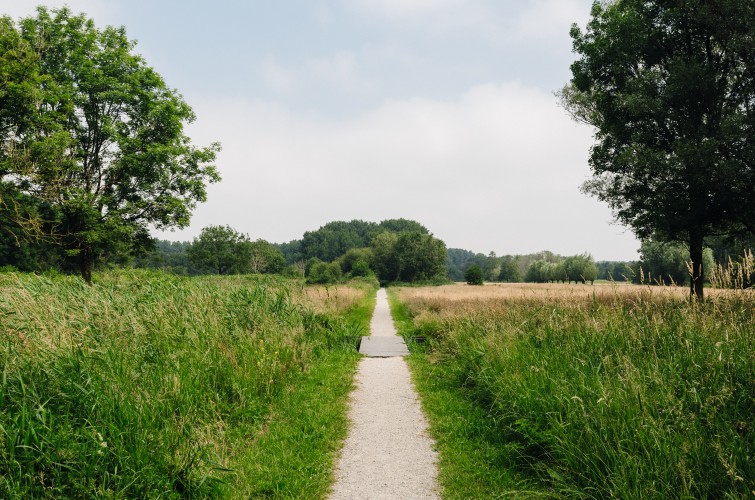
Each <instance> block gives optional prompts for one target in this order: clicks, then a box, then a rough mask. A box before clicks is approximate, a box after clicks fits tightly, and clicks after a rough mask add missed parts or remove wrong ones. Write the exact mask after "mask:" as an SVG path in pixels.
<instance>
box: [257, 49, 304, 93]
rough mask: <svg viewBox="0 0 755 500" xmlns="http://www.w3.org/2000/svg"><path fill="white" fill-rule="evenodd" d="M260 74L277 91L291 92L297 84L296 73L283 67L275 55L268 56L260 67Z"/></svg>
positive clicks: (269, 86) (266, 83)
mask: <svg viewBox="0 0 755 500" xmlns="http://www.w3.org/2000/svg"><path fill="white" fill-rule="evenodd" d="M258 74H259V76H260V78H261V79H262V81H263V82H264V83H265V85H267V87H268V88H269V89H271V90H273V91H275V92H281V93H288V92H291V91H292V90H293V89H294V87H295V85H296V79H297V77H296V75H295V74H294V73H293V72H292V71H290V70H288V69H286V68H285V67H283V66H282V65H281V64H279V63H278V61H277V60H276V59H275V58H274V57H273V56H267V57H266V58H265V59H263V60H262V62H261V63H260V64H259V67H258Z"/></svg>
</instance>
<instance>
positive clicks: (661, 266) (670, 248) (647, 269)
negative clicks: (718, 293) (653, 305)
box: [640, 239, 714, 285]
mask: <svg viewBox="0 0 755 500" xmlns="http://www.w3.org/2000/svg"><path fill="white" fill-rule="evenodd" d="M703 262H704V268H705V269H706V271H705V273H706V274H705V276H704V278H707V276H708V273H709V272H710V270H711V269H712V268H713V265H714V262H713V251H712V250H711V249H709V248H706V249H704V251H703ZM640 266H641V268H642V271H643V273H644V276H643V279H644V280H645V281H649V282H651V283H661V284H665V285H669V284H672V283H675V284H677V285H684V284H687V283H689V280H690V269H689V267H690V264H689V252H688V251H687V248H686V246H685V245H684V244H683V243H669V242H665V241H657V240H653V239H647V240H645V241H643V242H642V243H641V245H640Z"/></svg>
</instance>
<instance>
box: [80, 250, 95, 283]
mask: <svg viewBox="0 0 755 500" xmlns="http://www.w3.org/2000/svg"><path fill="white" fill-rule="evenodd" d="M93 265H94V259H93V258H92V249H91V247H84V248H82V249H81V251H80V252H79V270H80V271H81V277H82V278H84V281H86V283H87V285H91V284H92V266H93Z"/></svg>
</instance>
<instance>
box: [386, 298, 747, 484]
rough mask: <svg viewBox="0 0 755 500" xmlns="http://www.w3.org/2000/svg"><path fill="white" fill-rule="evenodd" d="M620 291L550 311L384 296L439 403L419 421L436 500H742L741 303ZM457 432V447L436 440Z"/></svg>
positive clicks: (545, 306)
mask: <svg viewBox="0 0 755 500" xmlns="http://www.w3.org/2000/svg"><path fill="white" fill-rule="evenodd" d="M470 288H471V287H458V290H459V292H464V293H465V294H473V293H477V292H476V291H475V290H470ZM486 288H493V287H486ZM501 288H502V287H501ZM624 288H626V287H614V288H613V289H614V290H615V292H614V293H610V290H611V288H608V287H606V289H607V290H608V291H609V293H606V294H602V295H599V296H597V297H595V296H588V297H586V296H585V295H584V294H574V295H573V296H572V297H569V298H560V299H559V298H558V297H553V296H548V297H545V298H542V299H541V298H534V297H533V296H532V295H531V294H530V295H524V294H522V295H520V297H521V298H518V299H511V298H509V299H505V298H504V299H501V298H495V297H491V298H490V299H477V300H475V299H472V298H467V299H464V298H463V297H459V296H451V295H449V294H448V293H446V294H440V293H436V292H435V291H434V290H432V291H431V290H428V291H423V290H422V289H399V290H396V291H395V293H396V295H397V296H398V298H399V299H400V300H401V301H402V302H403V304H404V305H405V306H406V308H407V309H408V311H409V313H410V315H411V317H413V318H414V325H413V331H403V332H402V333H403V334H405V335H409V336H411V335H417V334H419V332H421V334H422V335H424V336H425V337H426V339H427V344H428V345H429V349H430V354H429V355H428V356H427V358H423V359H422V360H419V361H417V362H416V363H420V364H422V363H427V364H428V365H429V366H427V367H426V369H423V371H422V373H423V377H420V378H421V379H423V381H422V383H421V384H420V386H421V387H423V389H422V390H423V391H424V393H423V394H422V396H423V400H431V401H435V400H437V399H438V398H446V401H447V404H446V405H443V404H442V402H433V403H431V404H430V407H431V408H441V409H442V410H437V409H436V410H430V418H431V428H432V429H433V433H434V434H435V437H436V438H437V439H438V441H439V443H440V446H441V450H442V455H441V459H440V462H441V465H442V466H443V467H444V469H446V470H442V471H441V479H442V480H443V481H444V486H445V488H446V493H447V494H448V496H452V497H454V498H456V497H458V498H470V497H480V498H482V497H484V498H498V497H508V496H517V497H525V496H527V495H526V493H525V492H527V491H549V492H551V494H552V495H553V496H555V497H558V498H713V497H715V498H745V497H747V496H748V495H750V494H751V491H750V490H751V489H752V488H751V485H752V484H753V480H754V479H755V468H754V467H753V462H752V460H751V457H752V456H753V453H754V452H755V449H753V443H755V438H754V437H755V436H754V435H753V434H754V433H755V427H753V425H752V418H751V416H752V414H753V411H755V407H753V400H752V397H751V396H752V394H753V390H755V387H753V381H752V377H751V373H752V352H753V351H755V345H753V342H754V341H755V335H753V325H754V324H755V316H753V314H754V313H755V307H754V304H753V296H752V294H751V293H748V291H740V292H739V293H733V292H732V293H730V294H728V295H727V294H716V296H715V297H714V298H712V299H711V301H712V302H711V303H705V304H696V303H689V302H688V301H686V300H684V298H682V297H674V296H673V295H667V294H663V293H662V292H660V293H657V294H656V293H651V291H653V290H657V289H648V288H645V289H644V290H642V289H640V291H639V292H621V293H619V292H618V289H624ZM638 288H639V287H638ZM498 289H499V287H495V290H498ZM415 356H419V355H415ZM416 363H415V365H416ZM424 375H426V376H427V377H428V379H429V380H427V381H425V377H424ZM462 411H463V412H464V413H460V412H462ZM449 412H452V414H450V415H449ZM478 412H482V413H483V415H484V417H483V418H478V417H477V416H476V415H477V413H478ZM467 414H469V415H471V417H470V419H469V420H467V416H466V415H467ZM460 418H461V419H462V421H463V424H464V425H463V432H462V433H461V435H455V436H448V435H445V434H442V432H451V431H454V430H456V429H458V428H459V426H454V421H458V420H459V419H460ZM483 422H484V423H486V425H484V424H483ZM490 427H493V428H492V429H491V428H490ZM459 460H473V461H474V463H476V464H477V467H478V468H479V469H480V470H481V471H489V472H485V473H478V472H477V471H476V470H475V471H474V473H472V474H470V473H469V467H468V465H466V466H465V463H464V462H459ZM487 481H489V482H488V483H484V482H487ZM481 482H482V483H483V484H481ZM496 488H505V489H496ZM522 490H524V491H522ZM480 491H483V492H484V493H475V494H473V493H472V492H480ZM451 492H453V493H451Z"/></svg>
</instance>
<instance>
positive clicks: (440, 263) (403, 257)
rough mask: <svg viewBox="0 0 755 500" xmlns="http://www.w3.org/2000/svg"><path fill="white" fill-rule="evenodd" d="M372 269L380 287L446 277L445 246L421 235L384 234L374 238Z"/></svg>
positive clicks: (410, 233) (419, 233)
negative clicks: (385, 284)
mask: <svg viewBox="0 0 755 500" xmlns="http://www.w3.org/2000/svg"><path fill="white" fill-rule="evenodd" d="M372 252H373V269H374V270H375V273H376V274H377V276H378V278H379V279H380V281H381V283H390V282H407V283H408V282H415V281H425V280H431V279H433V278H436V277H438V276H440V275H443V274H444V271H445V262H446V246H445V244H444V243H443V242H442V241H440V240H438V239H436V238H434V237H433V236H432V235H429V234H424V233H421V232H408V233H398V234H397V233H391V232H387V231H386V232H383V233H381V234H379V235H377V236H376V237H375V238H373V241H372Z"/></svg>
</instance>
